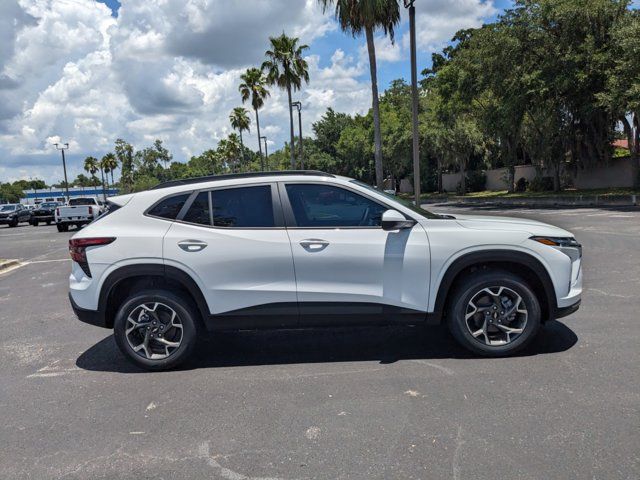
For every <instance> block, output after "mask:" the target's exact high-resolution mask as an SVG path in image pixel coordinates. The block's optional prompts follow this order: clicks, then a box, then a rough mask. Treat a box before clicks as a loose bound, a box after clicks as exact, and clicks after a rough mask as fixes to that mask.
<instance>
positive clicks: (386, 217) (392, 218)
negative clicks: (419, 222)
mask: <svg viewBox="0 0 640 480" xmlns="http://www.w3.org/2000/svg"><path fill="white" fill-rule="evenodd" d="M415 224H416V222H415V220H408V219H407V218H406V217H405V216H404V215H403V214H402V213H400V212H399V211H397V210H387V211H386V212H384V213H383V214H382V229H383V230H387V231H389V230H401V229H403V228H411V227H413V226H414V225H415Z"/></svg>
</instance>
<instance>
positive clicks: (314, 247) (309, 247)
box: [300, 238, 329, 252]
mask: <svg viewBox="0 0 640 480" xmlns="http://www.w3.org/2000/svg"><path fill="white" fill-rule="evenodd" d="M300 245H302V248H304V249H305V250H306V251H308V252H319V251H321V250H324V249H325V248H327V247H328V246H329V242H327V241H326V240H322V239H321V238H306V239H304V240H301V241H300Z"/></svg>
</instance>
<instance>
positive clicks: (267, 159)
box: [260, 135, 269, 172]
mask: <svg viewBox="0 0 640 480" xmlns="http://www.w3.org/2000/svg"><path fill="white" fill-rule="evenodd" d="M260 140H264V161H265V164H266V165H263V166H262V171H263V172H264V167H265V166H266V167H267V170H268V169H269V152H268V151H267V137H265V136H264V135H262V136H261V137H260Z"/></svg>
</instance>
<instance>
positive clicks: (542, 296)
mask: <svg viewBox="0 0 640 480" xmlns="http://www.w3.org/2000/svg"><path fill="white" fill-rule="evenodd" d="M489 268H497V269H501V270H506V271H509V272H511V273H514V274H515V275H518V276H520V277H522V278H523V280H525V281H527V283H529V285H530V286H531V288H532V289H533V290H534V293H535V294H536V296H537V297H538V299H539V301H540V308H541V310H542V320H543V321H547V320H553V318H554V316H555V311H556V306H557V301H556V293H555V289H554V286H553V282H552V280H551V276H550V275H549V272H548V271H547V269H546V268H545V266H544V265H543V264H542V263H541V262H540V260H538V259H537V258H535V257H534V256H533V255H530V254H528V253H525V252H522V251H514V250H499V249H495V250H483V251H477V252H470V253H467V254H464V255H462V256H461V257H459V258H457V259H456V260H454V261H453V262H452V263H451V265H449V267H448V268H447V270H446V272H445V274H444V276H443V277H442V280H441V281H440V284H439V285H438V291H437V294H436V301H435V306H434V313H433V315H434V316H435V317H436V318H437V319H438V320H442V319H443V318H444V317H445V315H446V308H447V302H448V300H449V295H450V293H451V292H453V291H454V289H455V286H456V283H457V282H458V281H459V280H460V279H461V278H462V276H463V275H464V274H465V273H469V272H472V271H475V270H479V269H489Z"/></svg>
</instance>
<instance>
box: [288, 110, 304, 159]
mask: <svg viewBox="0 0 640 480" xmlns="http://www.w3.org/2000/svg"><path fill="white" fill-rule="evenodd" d="M291 106H292V107H296V110H298V133H299V134H300V136H299V137H298V139H299V140H298V141H299V142H300V170H304V156H303V150H302V102H293V103H292V104H291Z"/></svg>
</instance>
